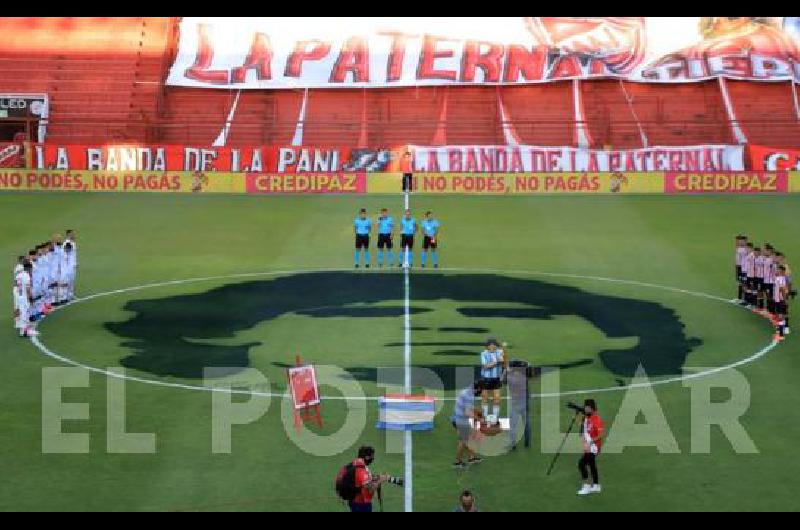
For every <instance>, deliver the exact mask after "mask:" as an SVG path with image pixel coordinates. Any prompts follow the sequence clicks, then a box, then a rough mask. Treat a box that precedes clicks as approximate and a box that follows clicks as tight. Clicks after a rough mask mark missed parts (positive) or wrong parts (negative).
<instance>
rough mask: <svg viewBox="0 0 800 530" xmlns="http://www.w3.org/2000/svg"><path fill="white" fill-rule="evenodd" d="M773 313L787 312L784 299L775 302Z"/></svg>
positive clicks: (785, 313) (783, 313)
mask: <svg viewBox="0 0 800 530" xmlns="http://www.w3.org/2000/svg"><path fill="white" fill-rule="evenodd" d="M775 313H777V314H779V315H788V314H789V307H788V304H787V303H786V301H785V300H784V301H783V302H775Z"/></svg>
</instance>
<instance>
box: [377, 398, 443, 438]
mask: <svg viewBox="0 0 800 530" xmlns="http://www.w3.org/2000/svg"><path fill="white" fill-rule="evenodd" d="M378 404H379V406H380V418H379V421H378V425H377V427H378V428H379V429H388V430H392V431H429V430H431V429H433V415H434V413H435V407H436V402H435V401H434V399H433V398H432V397H428V396H409V395H405V394H387V395H386V396H385V397H382V398H380V399H379V400H378Z"/></svg>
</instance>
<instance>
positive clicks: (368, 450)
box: [348, 446, 389, 512]
mask: <svg viewBox="0 0 800 530" xmlns="http://www.w3.org/2000/svg"><path fill="white" fill-rule="evenodd" d="M374 461H375V449H374V448H372V447H370V446H363V447H361V448H360V449H359V450H358V458H356V459H355V460H354V461H353V467H355V486H356V488H358V494H356V496H355V498H354V499H353V500H352V501H350V502H349V503H348V504H349V506H350V511H351V512H371V511H372V497H373V496H374V495H375V492H377V491H378V490H379V488H380V487H381V484H383V483H384V482H386V481H387V480H389V475H373V474H372V473H370V471H369V468H368V467H367V466H369V465H370V464H372V462H374Z"/></svg>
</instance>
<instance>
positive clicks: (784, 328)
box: [773, 265, 789, 340]
mask: <svg viewBox="0 0 800 530" xmlns="http://www.w3.org/2000/svg"><path fill="white" fill-rule="evenodd" d="M773 300H774V301H775V327H776V330H775V331H776V334H775V340H783V338H784V337H785V336H786V335H787V333H788V331H789V327H788V324H787V322H786V319H787V316H788V313H789V309H788V307H787V306H788V300H789V282H788V280H787V278H786V267H785V266H783V265H780V266H779V267H778V274H777V275H776V276H775V290H774V293H773Z"/></svg>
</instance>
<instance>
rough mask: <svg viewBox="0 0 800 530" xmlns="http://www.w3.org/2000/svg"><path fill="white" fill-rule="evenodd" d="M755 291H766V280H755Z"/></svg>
mask: <svg viewBox="0 0 800 530" xmlns="http://www.w3.org/2000/svg"><path fill="white" fill-rule="evenodd" d="M753 289H755V290H756V291H758V292H761V291H763V290H764V278H753Z"/></svg>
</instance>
